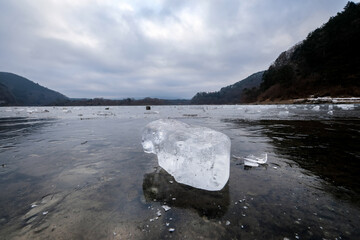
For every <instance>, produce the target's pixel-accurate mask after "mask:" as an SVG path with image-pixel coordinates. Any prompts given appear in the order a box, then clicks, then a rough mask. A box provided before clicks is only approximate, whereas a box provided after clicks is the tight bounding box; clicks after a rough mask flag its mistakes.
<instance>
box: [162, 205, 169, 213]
mask: <svg viewBox="0 0 360 240" xmlns="http://www.w3.org/2000/svg"><path fill="white" fill-rule="evenodd" d="M162 208H163V209H164V210H165V212H167V211H169V210H170V209H171V207H169V206H167V205H162Z"/></svg>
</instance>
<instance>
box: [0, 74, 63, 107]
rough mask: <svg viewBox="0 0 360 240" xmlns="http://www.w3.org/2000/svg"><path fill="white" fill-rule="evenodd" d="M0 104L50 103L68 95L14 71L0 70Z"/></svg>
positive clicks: (34, 104)
mask: <svg viewBox="0 0 360 240" xmlns="http://www.w3.org/2000/svg"><path fill="white" fill-rule="evenodd" d="M0 84H1V85H0V105H26V106H36V105H48V104H53V103H56V102H60V101H64V100H66V99H67V97H66V96H64V95H62V94H60V93H58V92H55V91H53V90H50V89H48V88H45V87H43V86H40V85H39V84H37V83H34V82H32V81H30V80H29V79H26V78H24V77H21V76H18V75H16V74H13V73H7V72H0Z"/></svg>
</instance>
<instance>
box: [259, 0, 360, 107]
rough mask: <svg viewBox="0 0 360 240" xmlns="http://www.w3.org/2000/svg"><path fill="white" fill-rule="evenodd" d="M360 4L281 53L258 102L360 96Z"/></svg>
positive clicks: (267, 74) (265, 74)
mask: <svg viewBox="0 0 360 240" xmlns="http://www.w3.org/2000/svg"><path fill="white" fill-rule="evenodd" d="M359 43H360V4H359V3H357V4H356V3H353V2H348V3H347V4H346V6H345V8H344V10H343V11H342V12H340V13H338V14H337V15H336V16H334V17H331V18H330V19H329V21H328V22H327V23H325V24H324V25H322V26H321V27H320V28H318V29H316V30H315V31H313V32H311V33H310V34H309V35H308V36H307V38H306V39H305V40H304V41H303V42H301V43H299V44H297V45H295V46H294V47H292V48H291V49H289V50H288V51H285V52H283V53H281V54H280V56H279V57H278V58H277V59H276V60H275V62H274V63H273V64H272V65H271V66H270V67H269V69H268V70H267V71H266V72H265V73H264V76H263V82H262V83H261V86H260V88H259V89H258V92H257V95H258V99H257V100H258V101H268V100H270V101H276V100H285V99H294V98H303V97H309V95H314V96H320V97H321V96H331V97H344V96H360V67H359V66H360V44H359Z"/></svg>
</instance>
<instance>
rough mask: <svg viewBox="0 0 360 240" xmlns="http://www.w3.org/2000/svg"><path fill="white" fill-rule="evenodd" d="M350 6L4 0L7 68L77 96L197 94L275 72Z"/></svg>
mask: <svg viewBox="0 0 360 240" xmlns="http://www.w3.org/2000/svg"><path fill="white" fill-rule="evenodd" d="M346 2H347V1H340V0H315V1H313V0H312V1H310V0H304V1H285V0H269V1H259V0H253V1H244V0H242V1H240V0H239V1H235V0H223V1H211V0H210V1H209V0H206V1H205V0H198V1H191V0H171V1H170V0H169V1H165V0H155V1H151V3H150V1H140V0H128V1H117V0H78V1H74V0H61V1H56V0H37V1H32V0H3V1H0V9H1V10H2V14H0V36H1V37H0V52H1V57H0V71H8V72H13V73H16V74H19V75H22V76H25V77H27V78H29V79H30V80H33V81H35V82H38V83H39V84H41V85H43V86H46V87H48V88H51V89H54V90H56V91H59V92H61V93H63V94H65V95H67V96H69V97H89V98H93V97H104V98H126V97H135V98H142V97H148V96H149V97H161V98H191V97H192V96H193V95H195V93H196V92H199V91H215V90H218V89H220V88H221V87H223V86H226V85H229V84H233V83H235V82H237V81H239V80H241V79H243V78H245V77H247V76H248V75H250V74H252V73H254V72H257V71H260V70H265V69H267V67H268V66H269V65H270V64H271V63H272V61H274V60H275V58H276V57H277V56H278V55H279V54H280V53H281V52H282V51H284V50H286V49H288V48H290V47H291V46H292V45H294V44H296V43H297V42H299V41H301V40H303V39H304V38H306V36H307V34H308V33H309V32H310V31H312V30H314V29H316V28H317V27H319V26H321V25H322V24H323V23H325V22H326V21H327V20H328V19H329V17H331V16H333V15H335V14H336V13H337V12H339V11H341V10H342V9H343V7H344V6H345V4H346Z"/></svg>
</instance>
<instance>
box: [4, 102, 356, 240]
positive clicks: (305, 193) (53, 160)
mask: <svg viewBox="0 0 360 240" xmlns="http://www.w3.org/2000/svg"><path fill="white" fill-rule="evenodd" d="M45 110H46V111H45ZM330 111H331V112H330ZM168 117H170V118H176V119H178V120H180V121H184V122H186V123H191V124H196V125H202V126H206V127H210V128H212V129H214V130H217V131H220V132H223V133H225V134H226V135H228V136H229V137H230V138H231V141H232V146H231V149H232V156H234V157H232V159H231V170H230V171H231V172H230V179H229V182H228V184H227V185H226V186H225V187H224V189H222V190H221V191H218V192H209V191H204V190H199V189H194V188H192V187H189V186H185V185H182V184H178V183H176V182H175V181H174V179H173V178H172V176H170V175H169V174H167V173H166V172H165V171H164V170H162V169H161V168H160V167H158V164H157V159H156V156H155V155H151V154H146V153H144V152H143V149H142V146H141V130H142V128H143V127H144V126H145V125H146V124H147V123H149V122H150V121H153V120H155V119H159V118H168ZM359 146H360V106H359V105H341V106H336V105H334V106H333V105H299V106H224V107H221V106H220V107H219V106H203V107H202V106H188V107H187V106H181V107H157V108H154V109H153V110H152V111H145V108H144V107H114V108H110V110H108V111H106V110H105V108H104V107H101V108H100V107H98V108H94V107H92V108H91V107H88V108H85V107H83V108H66V109H65V108H1V109H0V165H1V166H0V189H1V194H0V239H162V238H172V239H198V238H199V239H286V238H287V239H360V229H359V227H358V226H359V224H360V174H359V170H360V148H359ZM262 153H268V162H267V164H266V165H263V166H260V167H257V168H248V167H245V166H244V165H243V160H242V159H243V158H244V157H246V156H248V155H250V154H254V155H260V154H262ZM163 205H166V206H169V207H171V209H170V210H168V211H165V210H164V209H163V207H162V206H163ZM171 228H173V229H174V231H173V232H169V229H171Z"/></svg>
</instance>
